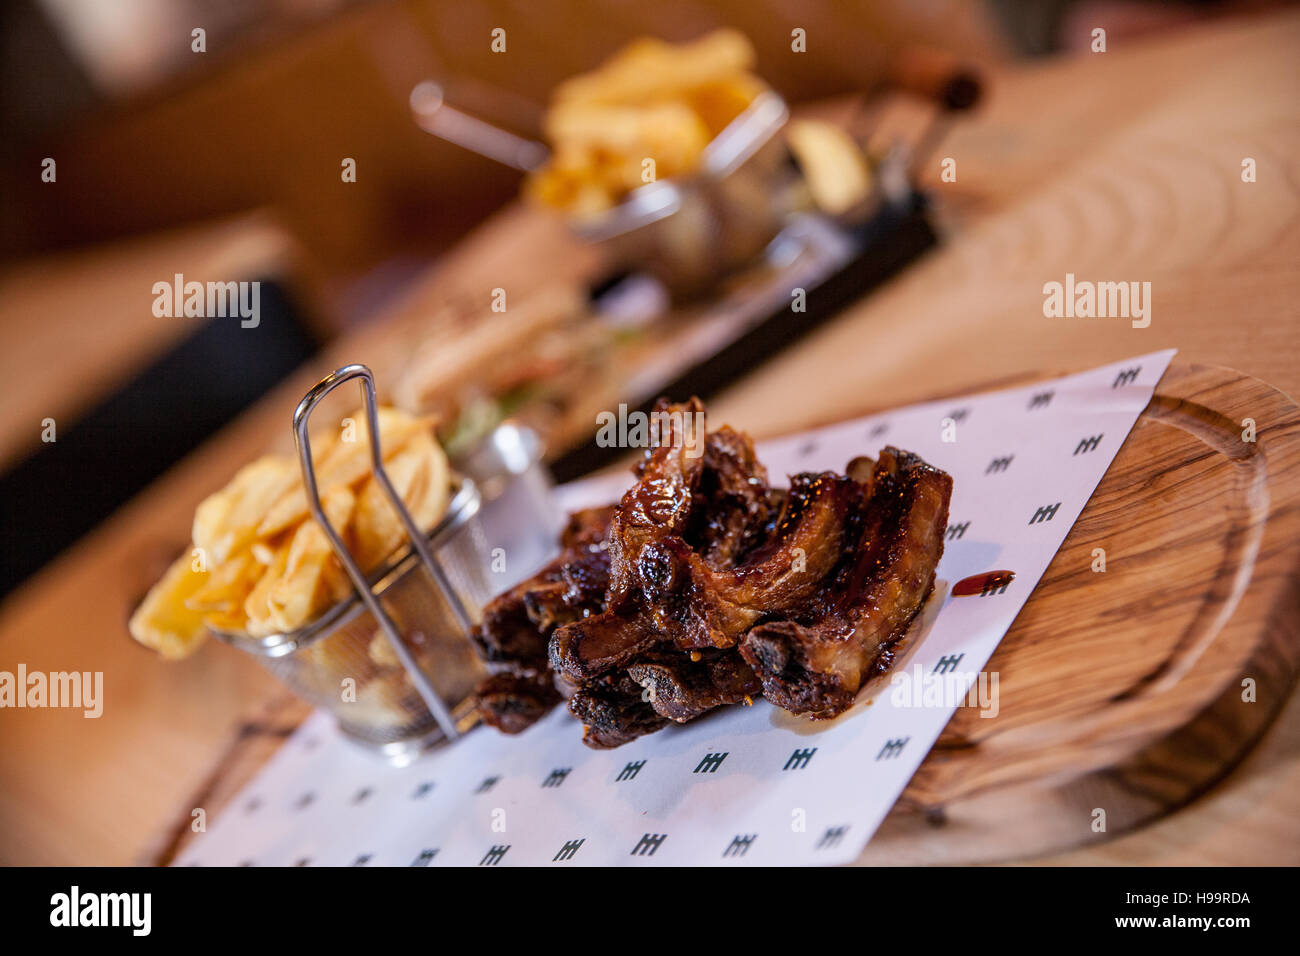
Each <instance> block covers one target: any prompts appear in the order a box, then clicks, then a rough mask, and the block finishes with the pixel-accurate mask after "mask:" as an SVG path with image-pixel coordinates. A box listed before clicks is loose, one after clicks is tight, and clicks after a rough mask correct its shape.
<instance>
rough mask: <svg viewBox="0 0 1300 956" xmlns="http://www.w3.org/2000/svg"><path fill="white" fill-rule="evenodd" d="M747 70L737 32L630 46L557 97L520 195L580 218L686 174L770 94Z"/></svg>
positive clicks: (750, 63) (746, 53)
mask: <svg viewBox="0 0 1300 956" xmlns="http://www.w3.org/2000/svg"><path fill="white" fill-rule="evenodd" d="M753 68H754V49H753V47H752V46H751V45H750V43H749V41H748V40H747V39H746V38H745V37H744V36H743V35H742V34H740V33H738V32H736V31H734V30H717V31H715V32H713V33H710V34H708V35H706V36H704V37H701V38H700V39H698V40H695V41H694V42H692V43H683V44H679V45H674V44H670V43H664V42H663V41H661V40H654V39H643V40H637V41H636V42H634V43H632V44H631V45H629V46H627V47H625V48H624V49H623V50H622V51H621V52H619V53H618V54H616V55H615V56H614V57H613V58H612V59H610V60H609V61H608V62H607V63H605V64H604V65H603V66H601V67H600V68H599V69H597V70H594V71H593V72H591V73H587V74H584V75H582V76H577V77H573V78H572V79H570V80H567V81H566V82H564V83H562V84H560V86H559V87H558V88H557V89H556V90H555V93H554V96H553V97H552V100H551V105H550V109H549V111H548V113H547V117H546V121H545V124H544V125H545V132H546V137H547V139H548V140H549V141H550V143H551V145H552V147H553V152H552V156H551V159H550V161H549V162H548V163H547V164H546V165H545V166H543V167H542V168H541V169H539V170H537V171H536V172H535V173H533V174H532V175H531V176H530V177H529V179H528V181H527V183H526V184H525V187H524V192H525V195H526V196H528V197H529V198H531V199H532V200H534V201H535V202H538V203H541V204H542V205H546V206H550V207H553V208H556V209H560V210H563V211H564V212H565V213H567V214H568V215H569V216H571V217H573V218H574V219H583V218H589V217H592V216H595V215H598V214H600V213H601V212H604V211H605V210H607V209H609V208H610V207H611V206H613V205H615V204H616V203H618V202H619V201H620V200H622V198H623V197H624V196H625V195H627V193H628V192H630V191H631V190H633V189H636V188H637V187H638V186H642V185H645V184H646V183H647V182H650V181H652V180H653V179H660V178H667V177H672V176H680V175H685V174H688V173H690V172H691V171H693V170H694V169H695V168H696V167H697V166H698V165H699V162H700V157H701V154H702V153H703V152H704V148H705V147H706V146H707V145H708V144H709V141H710V140H711V139H713V137H715V136H716V135H717V134H718V133H719V132H721V131H722V130H723V128H725V127H726V126H727V124H728V123H730V122H731V121H732V120H734V119H735V118H736V117H737V116H739V115H740V113H741V112H743V111H744V110H745V108H746V107H748V106H749V104H750V103H752V102H753V101H754V98H755V97H757V96H758V95H759V93H761V92H763V90H765V89H766V88H767V87H766V86H765V84H764V83H763V81H762V80H760V79H759V78H758V77H757V76H755V75H754V74H753V73H752V72H751V71H752V70H753ZM647 160H653V176H650V175H649V169H650V164H648V163H647ZM648 177H649V178H648Z"/></svg>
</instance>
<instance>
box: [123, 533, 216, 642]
mask: <svg viewBox="0 0 1300 956" xmlns="http://www.w3.org/2000/svg"><path fill="white" fill-rule="evenodd" d="M194 564H195V562H194V556H193V553H192V552H186V553H185V554H183V555H181V557H179V558H177V559H176V561H175V562H173V563H172V566H171V567H169V568H168V569H167V573H166V574H164V575H163V576H162V579H161V580H159V581H158V583H157V584H155V585H154V586H153V587H152V588H150V589H149V593H148V594H147V595H145V599H144V600H143V601H142V602H141V603H140V606H139V607H138V608H136V609H135V613H134V614H132V615H131V620H130V621H129V622H128V624H127V627H128V628H129V630H130V631H131V636H132V637H134V638H135V639H136V640H137V641H139V642H140V643H141V644H143V645H145V647H151V648H153V649H154V650H155V651H157V652H158V653H159V654H161V655H162V656H163V657H166V658H169V659H172V660H175V659H178V658H182V657H187V656H189V655H190V654H193V653H194V651H195V650H197V649H198V647H199V645H200V644H201V643H203V639H204V637H206V636H207V629H206V628H205V627H204V624H203V613H202V612H201V611H194V610H191V609H190V608H188V607H186V606H185V602H186V601H187V600H188V599H189V598H190V597H191V596H192V595H193V594H194V593H195V592H196V591H198V590H199V589H200V588H202V587H203V586H204V584H206V583H207V580H208V574H209V572H207V571H195V570H194Z"/></svg>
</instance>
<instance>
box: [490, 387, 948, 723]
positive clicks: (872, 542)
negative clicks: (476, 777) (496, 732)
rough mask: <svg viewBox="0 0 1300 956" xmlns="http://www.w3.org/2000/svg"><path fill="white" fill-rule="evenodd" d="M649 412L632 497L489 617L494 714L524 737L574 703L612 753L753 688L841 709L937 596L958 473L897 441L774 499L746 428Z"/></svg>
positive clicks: (826, 714)
mask: <svg viewBox="0 0 1300 956" xmlns="http://www.w3.org/2000/svg"><path fill="white" fill-rule="evenodd" d="M655 413H656V414H658V415H662V416H663V417H662V418H661V419H660V420H661V421H662V422H663V423H664V427H663V429H662V430H661V431H660V432H659V433H658V434H659V438H660V440H659V443H658V444H657V445H655V446H653V447H651V448H649V449H647V451H646V453H645V455H644V457H643V459H642V460H641V462H640V463H639V464H638V465H637V467H636V469H635V474H636V478H637V481H636V483H635V484H634V485H633V486H632V488H631V489H630V490H629V491H628V492H627V493H626V494H625V495H624V496H623V498H622V500H621V501H620V502H619V504H618V505H617V506H612V507H609V508H602V509H591V510H589V511H585V512H579V513H578V514H576V515H574V516H573V517H572V518H571V520H570V523H569V527H568V528H567V529H566V530H565V532H564V535H563V536H562V539H561V545H562V552H561V554H560V555H559V556H558V557H557V558H556V559H555V560H554V561H552V562H551V564H549V565H548V566H547V567H546V568H544V569H543V570H542V571H541V572H539V573H538V574H537V575H535V576H534V577H533V578H531V579H529V580H527V581H525V582H523V583H522V584H519V585H517V586H516V587H514V588H512V589H511V590H509V591H507V592H505V593H504V594H502V595H500V596H499V597H497V598H496V599H495V600H493V601H492V602H491V603H490V604H489V605H488V607H487V608H486V609H485V611H484V617H483V624H482V626H481V627H480V628H479V630H478V631H477V632H476V634H475V635H474V638H475V643H476V645H477V646H478V649H479V651H480V653H481V655H482V656H483V658H484V659H485V660H487V661H488V662H489V663H490V664H492V665H494V666H495V667H496V668H497V669H498V673H496V674H494V675H493V676H492V677H490V678H488V679H487V680H486V681H485V682H484V684H483V685H482V686H481V687H480V689H479V693H478V703H479V709H480V712H481V713H482V715H483V717H484V719H485V720H486V721H487V722H488V723H490V724H492V725H493V726H496V727H498V728H500V729H502V730H504V731H506V732H507V733H515V732H518V731H519V730H522V729H524V728H525V727H526V726H528V725H529V724H530V723H532V722H533V721H534V720H536V719H537V718H539V717H540V716H541V715H542V714H544V713H545V712H546V711H547V710H548V709H549V708H550V707H551V706H552V705H553V704H554V703H556V702H558V701H559V700H560V699H561V695H563V696H567V697H568V701H569V709H570V710H571V711H572V712H573V713H574V714H575V715H576V716H577V717H578V718H579V719H581V720H582V722H583V724H584V725H585V728H586V729H585V734H584V738H583V739H584V740H585V742H586V743H587V744H588V745H590V746H592V747H615V746H619V745H620V744H623V743H626V742H628V741H629V740H632V739H634V738H636V737H638V736H640V735H642V734H645V733H650V732H652V731H655V730H658V729H660V728H661V727H663V726H665V725H666V724H667V723H668V722H669V721H677V722H684V721H687V720H690V719H692V718H694V717H697V716H699V715H700V714H702V713H705V712H707V711H709V710H712V709H713V708H715V707H720V706H723V705H725V704H734V703H739V702H741V701H745V702H751V701H752V699H753V697H755V696H757V695H759V694H762V695H763V696H765V697H766V698H767V699H768V700H770V701H772V702H773V703H775V704H777V705H779V706H781V707H784V708H785V709H787V710H789V711H791V712H793V713H796V714H801V715H804V716H807V717H811V718H814V719H823V718H830V717H835V716H837V715H838V714H841V713H843V712H844V711H845V710H847V709H848V708H849V707H850V706H851V705H852V703H853V700H854V698H855V696H856V695H857V692H858V690H859V689H860V688H861V686H862V684H863V683H864V682H865V681H866V680H868V679H869V678H870V677H872V676H874V675H875V674H877V673H880V672H883V671H884V670H886V669H888V666H889V663H890V662H891V660H892V657H893V652H894V648H895V645H896V644H897V642H898V640H899V639H900V638H901V637H902V635H903V634H904V633H905V631H906V630H907V628H908V626H909V625H910V623H911V621H912V619H913V618H914V617H915V616H916V614H917V612H918V611H919V610H920V608H921V606H922V605H923V604H924V602H925V599H926V598H927V597H928V595H929V593H930V591H931V589H932V588H933V586H934V575H935V568H936V566H937V565H938V562H939V558H940V556H941V555H942V553H943V539H944V531H945V527H946V525H947V519H948V500H949V496H950V493H951V488H952V480H951V478H950V477H949V476H948V475H947V474H945V473H944V472H942V471H940V470H938V469H937V468H934V467H932V466H930V465H928V464H926V463H925V462H924V461H922V460H921V459H920V458H918V457H917V456H916V455H913V454H910V453H908V452H904V451H900V450H898V449H896V448H892V447H887V448H885V449H883V450H882V451H881V452H880V455H879V458H878V459H877V460H876V461H874V462H873V461H872V460H871V459H867V458H856V459H854V460H853V461H852V462H850V463H849V466H848V468H847V471H848V474H844V475H841V474H835V473H832V472H822V473H805V474H798V475H794V476H792V477H791V479H790V487H789V489H788V490H782V489H776V488H773V487H772V486H771V485H770V483H769V480H768V476H767V472H766V470H765V469H764V468H763V466H762V465H761V464H760V463H759V462H758V460H757V459H756V458H755V457H754V448H753V443H752V442H751V441H750V439H749V437H748V436H746V435H744V434H743V433H740V432H736V431H734V430H732V429H730V428H727V427H723V428H720V429H718V430H717V431H715V432H712V433H709V434H708V435H707V437H705V438H704V440H703V443H702V444H703V448H702V449H701V448H700V447H699V445H700V443H699V442H695V443H694V444H693V443H692V442H691V441H689V440H688V437H689V436H688V435H686V434H685V427H686V426H685V425H684V423H687V422H690V421H692V420H693V419H692V416H695V415H697V414H700V415H702V413H703V406H702V405H701V404H700V402H699V400H698V399H692V400H691V401H690V402H687V403H684V404H681V405H669V404H667V403H665V402H662V401H661V402H660V403H659V404H658V405H657V406H656V408H655ZM701 420H702V419H701ZM556 687H558V688H559V690H558V691H556V689H555V688H556Z"/></svg>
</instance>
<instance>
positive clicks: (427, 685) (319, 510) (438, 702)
mask: <svg viewBox="0 0 1300 956" xmlns="http://www.w3.org/2000/svg"><path fill="white" fill-rule="evenodd" d="M353 379H359V380H360V382H361V394H362V397H363V399H364V404H365V411H366V419H367V422H368V423H369V431H370V457H371V465H372V467H373V469H374V475H375V477H376V478H377V479H378V481H379V485H380V487H381V488H383V490H384V494H385V495H387V496H388V500H389V502H390V503H391V504H392V506H393V509H394V510H395V511H396V512H397V515H398V517H399V518H400V519H401V521H402V526H403V527H404V528H405V529H406V534H407V537H409V538H410V540H411V547H412V548H413V549H414V550H415V552H416V554H418V555H419V558H420V562H421V563H422V564H423V565H424V567H425V569H426V570H427V571H428V572H429V575H430V577H431V578H432V579H433V581H434V583H435V584H436V585H437V587H438V589H439V591H440V592H441V594H442V597H443V599H444V600H446V602H447V604H448V606H449V607H450V608H451V610H452V612H453V613H454V615H455V617H456V620H457V621H458V622H459V624H460V626H461V627H462V628H463V629H464V632H465V634H466V635H468V634H469V631H470V630H471V629H472V628H473V626H474V622H473V618H472V617H471V616H470V614H469V612H468V611H467V610H466V608H465V605H464V604H463V603H462V602H461V600H460V596H459V595H458V594H457V592H456V589H455V588H454V587H453V586H452V585H451V582H450V581H449V580H448V578H447V574H446V572H445V571H444V570H443V568H442V566H441V565H440V564H439V563H438V561H437V559H436V558H435V557H434V556H433V552H432V550H431V549H430V548H429V542H428V540H427V539H426V538H425V535H424V532H423V531H422V530H421V529H420V527H419V525H417V524H416V523H415V519H414V518H412V517H411V513H410V512H409V511H407V510H406V505H405V503H403V501H402V498H401V496H400V495H399V494H398V493H397V491H396V490H395V489H394V488H393V484H392V482H391V481H390V480H389V478H388V473H387V471H385V470H384V457H383V449H382V448H381V446H380V440H379V439H380V436H379V413H378V401H377V399H376V397H375V378H374V375H373V374H372V373H371V371H370V369H369V368H367V367H366V366H365V365H345V366H343V367H342V368H339V369H335V370H334V371H333V372H331V373H330V374H329V375H327V376H325V377H324V378H323V379H321V380H320V381H319V382H318V383H317V384H316V385H315V386H314V387H313V388H312V389H311V391H309V392H308V393H307V394H306V395H305V396H303V399H302V401H301V402H299V403H298V407H297V408H296V409H295V410H294V413H293V435H294V444H295V446H296V447H297V450H298V460H299V462H300V464H301V465H302V480H303V486H304V488H305V489H306V493H307V507H308V508H310V509H311V514H312V517H313V518H314V519H315V520H316V523H317V524H319V525H320V527H321V529H322V530H323V531H324V532H325V535H326V537H327V538H329V542H330V546H331V547H332V548H333V549H334V553H335V555H337V556H338V559H339V561H340V562H341V563H342V565H343V568H344V570H345V571H347V574H348V577H349V578H350V579H351V581H352V586H353V587H354V588H355V589H356V592H357V596H358V597H360V598H361V601H362V603H364V604H365V606H366V608H367V610H369V611H370V614H371V615H372V616H373V617H374V619H375V620H376V621H377V622H378V623H379V625H380V627H381V628H382V629H383V632H384V635H385V637H387V639H388V643H389V644H390V645H391V646H392V650H393V654H394V655H395V656H396V657H397V659H398V660H399V661H400V662H401V664H402V667H403V668H404V669H405V671H406V673H407V676H408V677H410V679H411V684H412V685H413V686H414V687H415V689H416V691H417V692H418V693H419V695H420V698H421V699H422V700H423V701H424V703H425V706H427V707H428V708H429V713H431V714H432V715H433V717H434V719H435V720H436V721H437V722H438V726H439V727H440V728H441V729H442V732H443V734H444V735H445V737H446V739H447V740H449V741H450V740H455V739H457V737H459V736H460V734H459V731H457V729H456V721H455V719H454V718H453V717H452V714H451V711H450V709H449V708H448V707H447V704H446V702H445V701H443V699H442V697H441V696H440V695H439V694H438V691H437V690H436V689H435V688H434V686H433V682H432V680H430V678H429V676H428V675H427V674H426V673H425V672H424V671H423V670H421V668H420V666H419V663H418V662H417V661H416V659H415V655H414V654H412V653H411V650H410V648H408V647H407V646H406V642H405V641H403V640H402V636H401V634H400V632H399V631H398V629H397V625H396V624H395V623H394V622H393V619H392V618H391V617H390V616H389V614H388V612H387V611H385V610H384V608H383V606H382V602H381V601H380V600H379V598H378V597H377V596H376V594H375V593H374V591H372V590H371V587H370V582H369V581H368V580H367V579H366V575H365V573H364V572H363V571H362V570H361V568H360V567H359V566H358V565H357V562H356V560H355V559H354V558H353V557H352V554H351V552H349V551H348V548H347V545H346V544H345V543H344V542H343V539H342V537H340V535H339V533H338V531H337V530H336V529H335V528H334V526H333V525H332V524H331V523H330V521H329V519H328V518H326V516H325V510H324V508H323V507H322V505H321V499H320V491H319V489H318V488H317V483H316V469H315V466H314V464H313V462H312V457H311V439H310V437H309V435H308V433H307V425H308V422H309V420H310V418H311V413H312V412H313V411H314V410H315V408H316V406H317V405H319V404H320V402H321V400H322V399H324V398H325V396H327V395H329V394H330V392H332V391H334V389H336V388H338V387H339V386H340V385H343V384H344V383H345V382H349V381H352V380H353Z"/></svg>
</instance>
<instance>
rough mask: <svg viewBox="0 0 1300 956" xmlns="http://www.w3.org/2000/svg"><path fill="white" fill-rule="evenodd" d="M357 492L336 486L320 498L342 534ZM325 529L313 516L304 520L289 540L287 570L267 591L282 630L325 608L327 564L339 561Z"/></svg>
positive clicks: (270, 613)
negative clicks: (354, 493) (312, 518)
mask: <svg viewBox="0 0 1300 956" xmlns="http://www.w3.org/2000/svg"><path fill="white" fill-rule="evenodd" d="M355 506H356V496H355V495H353V494H352V492H351V490H350V489H348V488H346V487H341V488H335V489H333V490H332V491H330V492H328V493H327V494H326V495H325V497H324V499H323V500H322V501H321V507H322V509H323V510H324V512H325V518H326V520H327V521H329V523H330V524H331V525H333V526H334V529H335V530H336V531H338V533H339V534H340V535H343V534H344V533H345V530H346V528H347V525H348V522H349V521H350V520H351V517H352V511H353V509H354V507H355ZM336 560H337V559H336V558H335V557H334V549H333V547H332V546H331V545H330V540H329V538H328V536H327V535H326V534H325V530H324V529H323V528H322V527H321V526H320V525H318V524H317V523H316V522H315V521H314V520H308V521H304V522H303V523H302V524H301V525H299V526H298V530H297V531H295V532H294V535H293V539H292V541H291V542H290V544H289V551H288V555H287V557H286V558H285V562H284V571H283V574H282V575H281V577H280V579H279V580H278V581H276V582H275V583H274V584H273V585H272V587H271V589H270V590H269V591H268V592H267V611H268V616H269V618H270V620H271V622H272V623H273V624H274V625H275V626H276V628H277V629H278V630H280V631H285V632H287V631H293V630H297V629H298V628H300V627H302V626H303V625H304V624H306V623H307V622H308V621H310V620H312V619H313V618H314V617H316V616H317V614H318V613H319V612H320V611H321V610H323V609H324V607H325V606H326V605H327V602H328V600H329V590H328V588H326V587H324V575H325V566H326V564H327V563H328V562H331V561H336Z"/></svg>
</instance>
